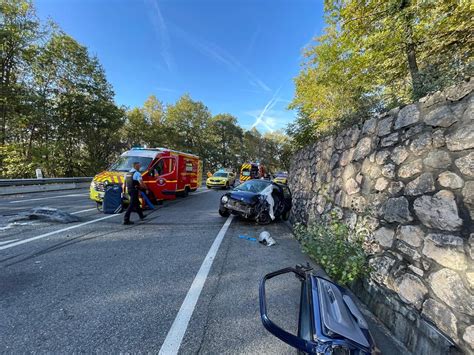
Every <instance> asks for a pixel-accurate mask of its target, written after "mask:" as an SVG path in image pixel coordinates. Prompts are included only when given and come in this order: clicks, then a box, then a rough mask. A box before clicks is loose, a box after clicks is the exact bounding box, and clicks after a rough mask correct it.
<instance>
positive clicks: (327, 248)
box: [294, 220, 368, 285]
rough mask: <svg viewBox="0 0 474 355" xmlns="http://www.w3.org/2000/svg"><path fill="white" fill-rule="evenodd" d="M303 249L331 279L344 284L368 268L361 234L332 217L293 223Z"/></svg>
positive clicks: (358, 276)
mask: <svg viewBox="0 0 474 355" xmlns="http://www.w3.org/2000/svg"><path fill="white" fill-rule="evenodd" d="M294 233H295V235H296V238H297V239H298V240H299V241H300V243H301V246H302V248H303V251H304V252H305V253H307V254H308V255H309V256H310V257H311V258H313V259H314V260H315V261H316V262H317V263H318V264H319V265H321V267H322V268H323V269H324V271H326V273H327V274H328V275H329V277H331V279H333V280H334V281H336V282H338V283H341V284H346V285H347V284H348V283H350V282H352V281H354V280H356V279H358V278H360V277H362V276H364V275H366V274H367V272H368V265H367V260H366V255H365V252H364V249H363V247H362V244H363V238H361V237H357V236H355V235H353V233H351V230H350V229H349V228H348V227H347V226H346V225H345V224H343V223H342V222H340V221H337V220H333V221H329V222H326V223H313V224H310V225H308V226H304V225H302V224H297V225H295V227H294Z"/></svg>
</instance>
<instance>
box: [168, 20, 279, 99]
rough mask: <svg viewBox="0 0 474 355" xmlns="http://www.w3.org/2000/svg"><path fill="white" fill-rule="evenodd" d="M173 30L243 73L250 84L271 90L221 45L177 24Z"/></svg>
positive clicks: (221, 61)
mask: <svg viewBox="0 0 474 355" xmlns="http://www.w3.org/2000/svg"><path fill="white" fill-rule="evenodd" d="M173 32H174V33H176V34H177V35H178V36H180V37H181V38H182V39H184V40H185V41H186V42H188V43H189V44H190V45H191V46H193V47H194V48H195V49H197V50H198V51H199V52H201V53H202V54H204V55H206V56H207V57H209V58H211V59H213V60H214V61H216V62H218V63H222V64H224V65H225V66H226V67H227V68H228V69H230V70H232V71H235V72H240V73H243V74H244V75H245V77H246V79H247V80H248V82H249V83H250V84H252V85H253V86H256V87H259V88H260V89H262V90H264V91H268V92H270V91H272V90H271V89H270V88H269V87H268V85H266V84H265V83H264V82H263V81H262V80H261V79H260V78H259V77H257V76H256V75H255V74H254V73H252V72H251V71H250V70H249V69H248V68H247V67H245V66H244V65H243V64H242V63H241V62H239V61H238V60H237V59H236V58H235V57H234V56H232V55H231V54H230V53H228V52H226V51H225V50H224V49H222V48H221V47H219V46H217V45H216V44H214V43H211V42H208V41H205V40H202V39H198V38H196V37H195V36H193V35H191V34H189V33H188V32H186V31H184V30H183V29H182V28H180V27H178V26H173Z"/></svg>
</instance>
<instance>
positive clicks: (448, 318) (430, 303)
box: [421, 298, 458, 340]
mask: <svg viewBox="0 0 474 355" xmlns="http://www.w3.org/2000/svg"><path fill="white" fill-rule="evenodd" d="M421 314H422V315H423V316H424V317H426V318H427V319H429V320H430V321H432V322H433V323H434V324H435V325H436V326H437V327H438V328H439V329H440V330H441V331H443V332H444V333H446V334H447V335H448V336H449V337H451V338H452V339H454V340H457V337H458V336H457V332H458V330H457V327H456V322H457V319H456V316H455V315H454V314H453V312H452V311H451V310H450V309H449V308H448V307H446V306H445V305H444V304H442V303H440V302H437V301H436V300H434V299H432V298H428V299H427V300H426V301H425V302H424V303H423V310H422V312H421Z"/></svg>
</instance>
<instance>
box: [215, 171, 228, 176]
mask: <svg viewBox="0 0 474 355" xmlns="http://www.w3.org/2000/svg"><path fill="white" fill-rule="evenodd" d="M213 176H215V177H227V173H223V172H218V173H214V175H213Z"/></svg>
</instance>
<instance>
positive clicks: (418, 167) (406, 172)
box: [398, 159, 423, 179]
mask: <svg viewBox="0 0 474 355" xmlns="http://www.w3.org/2000/svg"><path fill="white" fill-rule="evenodd" d="M422 171H423V161H422V160H421V159H416V160H414V161H411V162H409V163H405V164H403V165H402V166H400V168H399V169H398V176H399V177H401V178H402V179H407V178H410V177H412V176H415V175H416V174H419V173H421V172H422Z"/></svg>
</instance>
